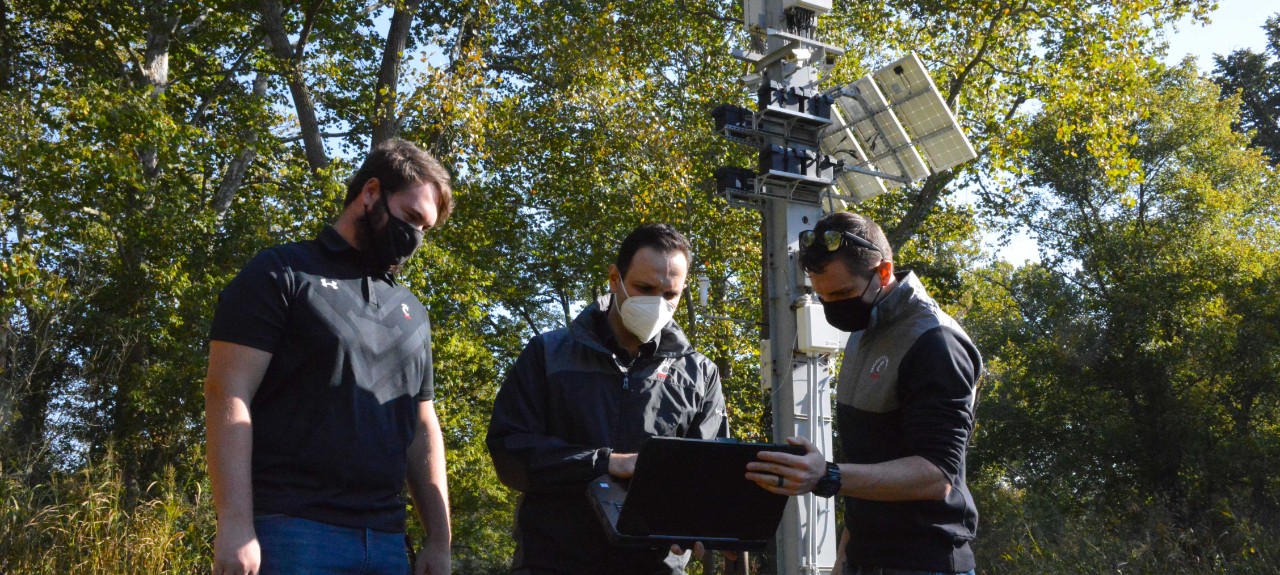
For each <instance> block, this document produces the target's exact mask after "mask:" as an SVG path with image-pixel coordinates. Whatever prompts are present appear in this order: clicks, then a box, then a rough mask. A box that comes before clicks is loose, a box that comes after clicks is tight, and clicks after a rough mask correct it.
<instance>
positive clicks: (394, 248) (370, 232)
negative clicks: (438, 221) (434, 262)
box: [363, 194, 423, 272]
mask: <svg viewBox="0 0 1280 575" xmlns="http://www.w3.org/2000/svg"><path fill="white" fill-rule="evenodd" d="M380 203H381V204H382V211H383V212H385V213H386V214H387V221H386V223H384V224H382V227H381V228H379V229H374V228H373V223H372V222H371V221H369V213H368V211H367V210H366V211H365V216H364V218H363V220H364V231H365V238H366V239H367V240H369V245H368V246H365V249H364V250H363V251H364V254H365V258H366V259H367V260H368V262H369V266H370V267H372V268H373V269H376V270H388V271H392V272H395V271H399V268H400V266H402V265H404V263H405V262H407V261H409V258H410V257H412V256H413V253H414V252H416V251H418V248H419V247H420V246H422V236H423V231H422V230H419V229H418V228H416V227H414V226H413V225H412V224H410V223H409V222H406V221H404V220H402V219H400V218H397V217H396V216H395V215H394V214H392V213H391V207H390V206H388V205H387V196H386V195H385V194H383V196H382V198H381V199H380Z"/></svg>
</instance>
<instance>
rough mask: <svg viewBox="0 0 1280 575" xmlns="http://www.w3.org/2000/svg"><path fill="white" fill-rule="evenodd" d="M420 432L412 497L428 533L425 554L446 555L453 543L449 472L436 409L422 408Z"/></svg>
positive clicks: (413, 450) (412, 465)
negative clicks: (447, 472) (446, 466)
mask: <svg viewBox="0 0 1280 575" xmlns="http://www.w3.org/2000/svg"><path fill="white" fill-rule="evenodd" d="M419 408H420V410H419V415H420V416H419V429H418V430H417V432H416V433H415V436H414V439H413V443H412V444H410V446H409V454H408V456H409V457H408V458H409V477H408V480H409V494H410V495H411V496H413V501H414V507H415V508H416V509H417V511H418V520H419V521H420V522H421V523H422V528H423V530H424V531H425V532H426V541H425V542H424V544H425V548H424V549H423V552H425V553H433V554H444V556H445V558H446V560H447V557H448V553H449V545H450V543H451V538H452V535H451V531H450V530H451V526H450V523H449V486H448V479H447V476H446V473H445V456H444V438H443V436H442V433H441V431H440V423H439V421H438V420H437V418H436V414H435V407H434V406H433V405H431V403H430V402H423V405H421V406H419Z"/></svg>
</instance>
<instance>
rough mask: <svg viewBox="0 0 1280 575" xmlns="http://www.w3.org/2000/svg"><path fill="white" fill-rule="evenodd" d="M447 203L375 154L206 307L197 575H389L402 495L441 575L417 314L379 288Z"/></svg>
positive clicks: (412, 168) (387, 286) (398, 159)
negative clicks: (212, 517)
mask: <svg viewBox="0 0 1280 575" xmlns="http://www.w3.org/2000/svg"><path fill="white" fill-rule="evenodd" d="M452 208H453V201H452V193H451V191H450V178H449V173H448V172H447V171H445V169H444V167H443V166H441V165H440V163H439V162H438V161H437V160H436V159H435V158H433V157H432V156H431V155H430V154H428V153H426V152H424V151H422V150H421V149H419V148H418V147H416V146H414V145H413V144H411V143H409V142H406V141H404V140H390V141H387V142H384V143H382V144H379V145H378V146H377V147H376V148H374V149H373V151H372V152H371V153H370V154H369V156H368V157H367V158H365V160H364V163H363V165H361V166H360V169H359V170H358V171H357V172H356V174H355V176H353V177H352V179H351V180H350V181H349V182H348V183H347V196H346V203H345V207H344V208H343V210H342V213H341V215H339V216H338V219H337V220H336V221H335V222H334V223H333V225H332V226H325V228H324V229H323V230H321V231H320V233H319V235H317V236H316V238H315V239H312V240H307V241H301V242H294V243H288V244H283V245H278V246H275V247H272V248H268V249H265V250H263V251H261V252H259V253H258V255H257V256H255V257H254V258H253V259H252V260H251V261H250V262H249V263H248V264H247V265H245V267H244V269H242V270H241V271H240V273H239V274H238V275H236V277H235V279H233V280H231V283H230V284H228V285H227V287H226V288H225V289H224V290H222V292H221V293H220V294H219V296H218V307H217V311H216V312H215V314H214V317H213V326H212V328H211V329H210V332H209V339H210V340H211V341H210V344H209V372H208V378H207V380H206V381H205V421H206V425H207V431H206V433H207V440H208V443H207V450H208V462H209V478H210V481H211V483H212V484H213V500H214V506H215V508H216V509H217V512H218V525H217V535H216V537H215V538H214V544H213V553H214V562H213V573H214V575H245V574H250V575H252V574H255V573H258V574H261V575H278V574H303V573H305V574H308V575H319V574H340V573H341V574H345V573H368V574H379V575H405V574H407V573H409V572H410V565H409V562H408V559H407V555H406V549H405V525H404V523H405V502H404V499H403V498H402V492H403V491H404V487H405V485H406V483H407V484H408V487H409V492H410V494H411V495H412V497H413V500H414V503H415V505H414V507H415V509H416V510H417V514H418V519H419V521H420V522H421V524H422V527H423V530H424V531H425V532H426V537H425V539H424V540H423V541H422V544H421V550H420V551H419V552H418V554H417V559H416V561H415V565H414V566H413V570H412V572H413V573H414V575H422V574H424V573H427V574H432V575H435V574H446V573H449V571H450V552H449V508H448V501H449V492H448V489H447V487H446V481H445V458H444V442H443V439H442V435H441V430H440V424H439V420H438V419H437V417H436V412H435V407H434V404H433V401H432V400H433V398H434V383H433V369H432V364H431V325H430V323H429V322H428V321H427V310H426V308H425V307H423V305H422V303H420V302H419V301H418V299H417V298H416V297H415V296H414V295H413V293H411V292H410V291H409V290H408V289H406V288H405V287H404V286H402V285H400V284H399V283H398V282H397V281H396V277H395V275H396V273H398V272H399V270H400V268H401V266H402V265H404V264H405V263H406V262H407V261H408V260H409V258H410V257H412V256H413V254H414V252H415V251H417V249H418V247H419V246H420V245H421V244H422V240H423V235H424V233H425V232H426V231H427V230H429V229H431V228H434V227H436V226H439V225H441V224H443V223H444V221H445V219H446V218H447V217H448V216H449V212H450V211H451V210H452Z"/></svg>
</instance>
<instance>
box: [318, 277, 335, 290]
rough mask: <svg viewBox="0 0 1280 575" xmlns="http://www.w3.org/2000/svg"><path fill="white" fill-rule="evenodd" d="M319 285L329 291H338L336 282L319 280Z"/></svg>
mask: <svg viewBox="0 0 1280 575" xmlns="http://www.w3.org/2000/svg"><path fill="white" fill-rule="evenodd" d="M320 285H321V286H323V287H327V288H329V289H338V280H327V279H321V280H320Z"/></svg>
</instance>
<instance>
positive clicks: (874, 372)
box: [871, 355, 889, 379]
mask: <svg viewBox="0 0 1280 575" xmlns="http://www.w3.org/2000/svg"><path fill="white" fill-rule="evenodd" d="M886 369H889V356H887V355H882V356H880V359H877V360H876V362H875V363H873V364H871V379H880V374H881V373H883V372H884V370H886Z"/></svg>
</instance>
